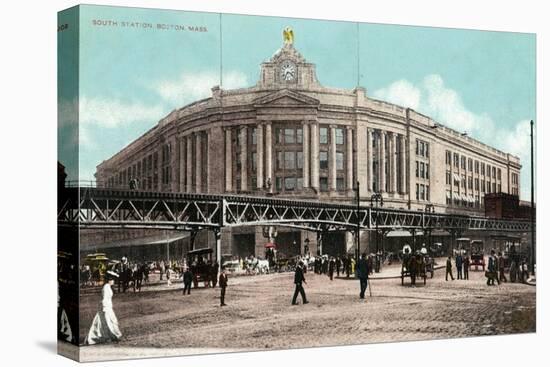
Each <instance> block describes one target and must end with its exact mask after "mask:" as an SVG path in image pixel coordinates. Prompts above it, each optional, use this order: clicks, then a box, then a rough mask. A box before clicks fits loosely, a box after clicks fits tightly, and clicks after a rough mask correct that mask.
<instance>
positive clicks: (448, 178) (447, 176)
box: [445, 171, 451, 185]
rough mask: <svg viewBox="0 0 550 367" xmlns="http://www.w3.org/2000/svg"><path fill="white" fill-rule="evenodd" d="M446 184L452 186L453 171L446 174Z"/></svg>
mask: <svg viewBox="0 0 550 367" xmlns="http://www.w3.org/2000/svg"><path fill="white" fill-rule="evenodd" d="M445 184H447V185H450V184H451V171H447V172H445Z"/></svg>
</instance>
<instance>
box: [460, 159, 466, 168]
mask: <svg viewBox="0 0 550 367" xmlns="http://www.w3.org/2000/svg"><path fill="white" fill-rule="evenodd" d="M460 168H462V169H464V170H465V169H466V157H460Z"/></svg>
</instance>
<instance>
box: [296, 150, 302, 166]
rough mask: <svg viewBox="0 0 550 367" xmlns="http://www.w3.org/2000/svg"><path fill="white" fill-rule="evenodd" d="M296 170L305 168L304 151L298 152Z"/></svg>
mask: <svg viewBox="0 0 550 367" xmlns="http://www.w3.org/2000/svg"><path fill="white" fill-rule="evenodd" d="M296 168H298V169H302V168H304V154H303V153H302V151H299V152H296Z"/></svg>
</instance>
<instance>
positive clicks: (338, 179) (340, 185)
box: [336, 177, 344, 191]
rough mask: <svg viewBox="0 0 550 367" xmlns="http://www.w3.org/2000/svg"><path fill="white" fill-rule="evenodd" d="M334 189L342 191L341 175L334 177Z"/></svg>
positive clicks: (342, 179) (342, 181) (342, 180)
mask: <svg viewBox="0 0 550 367" xmlns="http://www.w3.org/2000/svg"><path fill="white" fill-rule="evenodd" d="M336 190H338V191H344V178H343V177H337V178H336Z"/></svg>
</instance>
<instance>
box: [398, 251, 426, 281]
mask: <svg viewBox="0 0 550 367" xmlns="http://www.w3.org/2000/svg"><path fill="white" fill-rule="evenodd" d="M426 258H427V256H426V255H425V254H422V253H417V254H414V253H411V248H410V246H408V245H405V247H403V261H402V263H401V285H405V278H407V277H409V278H410V279H411V285H416V279H417V278H420V279H422V280H423V282H424V285H425V284H426V278H427V277H428V275H427V274H428V273H429V272H431V277H432V278H433V270H434V268H433V262H432V261H430V263H431V265H427V262H426ZM428 259H429V257H428Z"/></svg>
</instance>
